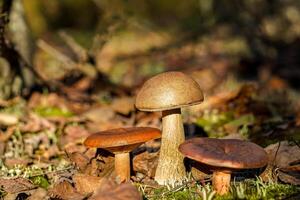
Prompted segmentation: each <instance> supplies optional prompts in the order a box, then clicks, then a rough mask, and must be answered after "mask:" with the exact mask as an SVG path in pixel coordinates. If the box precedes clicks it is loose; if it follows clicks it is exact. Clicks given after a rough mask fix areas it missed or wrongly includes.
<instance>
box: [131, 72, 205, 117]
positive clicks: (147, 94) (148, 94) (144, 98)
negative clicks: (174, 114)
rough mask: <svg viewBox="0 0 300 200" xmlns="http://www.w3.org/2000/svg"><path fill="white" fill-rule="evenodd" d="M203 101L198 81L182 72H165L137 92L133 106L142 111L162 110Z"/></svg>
mask: <svg viewBox="0 0 300 200" xmlns="http://www.w3.org/2000/svg"><path fill="white" fill-rule="evenodd" d="M202 101H203V94H202V91H201V88H200V86H199V85H198V83H197V82H196V81H195V80H194V79H192V78H191V77H189V76H187V75H185V74H184V73H182V72H165V73H162V74H158V75H156V76H154V77H152V78H150V79H149V80H148V81H146V82H145V83H144V85H143V87H142V88H141V89H140V91H139V92H138V94H137V97H136V103H135V106H136V108H138V109H139V110H142V111H163V110H171V109H175V108H181V107H185V106H190V105H196V104H199V103H201V102H202Z"/></svg>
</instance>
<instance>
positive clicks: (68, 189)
mask: <svg viewBox="0 0 300 200" xmlns="http://www.w3.org/2000/svg"><path fill="white" fill-rule="evenodd" d="M48 195H49V196H50V197H51V198H58V199H62V200H69V199H72V200H82V199H84V198H85V196H84V195H82V194H79V193H78V192H77V191H76V190H75V188H74V187H73V186H72V185H71V183H69V182H68V181H63V182H60V183H58V184H55V185H54V186H53V187H52V188H50V189H49V190H48Z"/></svg>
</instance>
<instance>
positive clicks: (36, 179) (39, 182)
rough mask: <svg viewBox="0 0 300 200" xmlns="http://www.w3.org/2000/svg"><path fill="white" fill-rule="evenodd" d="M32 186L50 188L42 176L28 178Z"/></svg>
mask: <svg viewBox="0 0 300 200" xmlns="http://www.w3.org/2000/svg"><path fill="white" fill-rule="evenodd" d="M30 180H31V181H32V183H33V184H34V185H37V186H39V187H42V188H45V189H47V188H48V187H49V186H50V183H49V182H48V180H47V179H46V178H45V177H44V176H34V177H32V178H30Z"/></svg>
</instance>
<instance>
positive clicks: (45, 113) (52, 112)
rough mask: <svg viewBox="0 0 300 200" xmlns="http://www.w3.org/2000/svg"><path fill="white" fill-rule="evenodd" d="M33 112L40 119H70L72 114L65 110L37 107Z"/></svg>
mask: <svg viewBox="0 0 300 200" xmlns="http://www.w3.org/2000/svg"><path fill="white" fill-rule="evenodd" d="M34 112H35V113H37V114H38V115H40V116H42V117H72V116H73V113H72V112H71V111H69V110H67V109H61V108H58V107H44V106H38V107H36V108H35V109H34Z"/></svg>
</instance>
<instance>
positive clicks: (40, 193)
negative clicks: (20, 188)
mask: <svg viewBox="0 0 300 200" xmlns="http://www.w3.org/2000/svg"><path fill="white" fill-rule="evenodd" d="M46 196H47V191H46V190H45V189H43V188H37V189H36V190H34V191H32V192H31V195H30V196H29V197H28V198H27V200H40V199H46Z"/></svg>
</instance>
